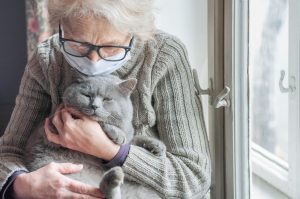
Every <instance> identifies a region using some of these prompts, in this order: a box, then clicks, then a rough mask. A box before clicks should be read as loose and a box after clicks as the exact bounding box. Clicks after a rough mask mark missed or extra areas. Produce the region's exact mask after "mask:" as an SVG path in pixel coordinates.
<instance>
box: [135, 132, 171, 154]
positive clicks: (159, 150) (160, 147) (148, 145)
mask: <svg viewBox="0 0 300 199" xmlns="http://www.w3.org/2000/svg"><path fill="white" fill-rule="evenodd" d="M132 144H134V145H137V146H140V147H143V148H145V149H147V150H148V151H150V152H151V153H153V154H154V155H158V156H162V155H164V154H166V145H165V144H164V143H163V142H162V141H160V140H158V139H156V138H153V137H148V136H143V135H137V136H134V138H133V139H132Z"/></svg>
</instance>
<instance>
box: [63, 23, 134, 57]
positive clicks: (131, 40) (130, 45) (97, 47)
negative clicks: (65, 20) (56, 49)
mask: <svg viewBox="0 0 300 199" xmlns="http://www.w3.org/2000/svg"><path fill="white" fill-rule="evenodd" d="M58 34H59V42H60V43H61V45H62V46H63V49H64V51H65V52H66V53H68V54H69V55H71V56H74V57H87V56H88V55H89V54H90V53H91V52H92V51H93V50H95V51H96V52H97V54H98V55H99V57H101V58H102V59H104V60H106V61H121V60H123V59H124V58H125V57H126V55H127V53H128V52H129V51H130V50H131V47H132V43H133V38H134V37H132V38H131V39H130V42H129V45H128V46H118V45H99V46H98V45H94V44H91V43H89V42H81V41H76V40H73V39H66V38H63V37H62V30H61V27H60V24H59V30H58ZM66 41H71V42H75V43H79V44H84V45H86V46H87V47H89V50H88V51H87V53H86V54H84V55H73V54H71V53H69V52H67V51H66V50H65V45H64V42H66ZM105 47H113V48H123V49H124V50H125V54H124V57H123V58H121V59H117V60H110V59H106V58H104V57H102V56H101V54H100V49H101V48H105Z"/></svg>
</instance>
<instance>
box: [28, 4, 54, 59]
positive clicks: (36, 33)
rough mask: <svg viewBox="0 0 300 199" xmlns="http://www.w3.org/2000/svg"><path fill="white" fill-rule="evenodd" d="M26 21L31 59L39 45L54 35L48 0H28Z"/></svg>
mask: <svg viewBox="0 0 300 199" xmlns="http://www.w3.org/2000/svg"><path fill="white" fill-rule="evenodd" d="M26 19H27V55H28V58H29V57H30V55H31V53H32V52H33V51H34V50H35V48H36V47H37V45H38V44H39V43H40V42H43V41H44V40H46V39H47V38H48V37H49V36H50V35H52V33H53V31H52V30H51V28H50V26H49V23H48V12H47V0H26Z"/></svg>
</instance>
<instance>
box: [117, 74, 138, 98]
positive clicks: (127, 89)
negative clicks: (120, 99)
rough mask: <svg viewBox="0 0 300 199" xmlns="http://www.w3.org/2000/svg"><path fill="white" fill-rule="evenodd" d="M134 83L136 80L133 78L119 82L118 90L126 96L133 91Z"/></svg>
mask: <svg viewBox="0 0 300 199" xmlns="http://www.w3.org/2000/svg"><path fill="white" fill-rule="evenodd" d="M136 83H137V80H136V79H135V78H131V79H128V80H125V81H123V82H121V83H120V84H119V88H120V90H121V92H122V93H123V94H124V95H126V96H128V95H130V94H131V93H132V91H133V90H134V89H135V86H136Z"/></svg>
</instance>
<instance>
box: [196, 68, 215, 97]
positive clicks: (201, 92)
mask: <svg viewBox="0 0 300 199" xmlns="http://www.w3.org/2000/svg"><path fill="white" fill-rule="evenodd" d="M193 78H194V83H195V89H196V92H197V95H211V90H212V79H210V81H209V82H210V86H209V88H208V89H202V88H201V86H200V83H199V78H198V73H197V70H196V69H195V68H194V69H193Z"/></svg>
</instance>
